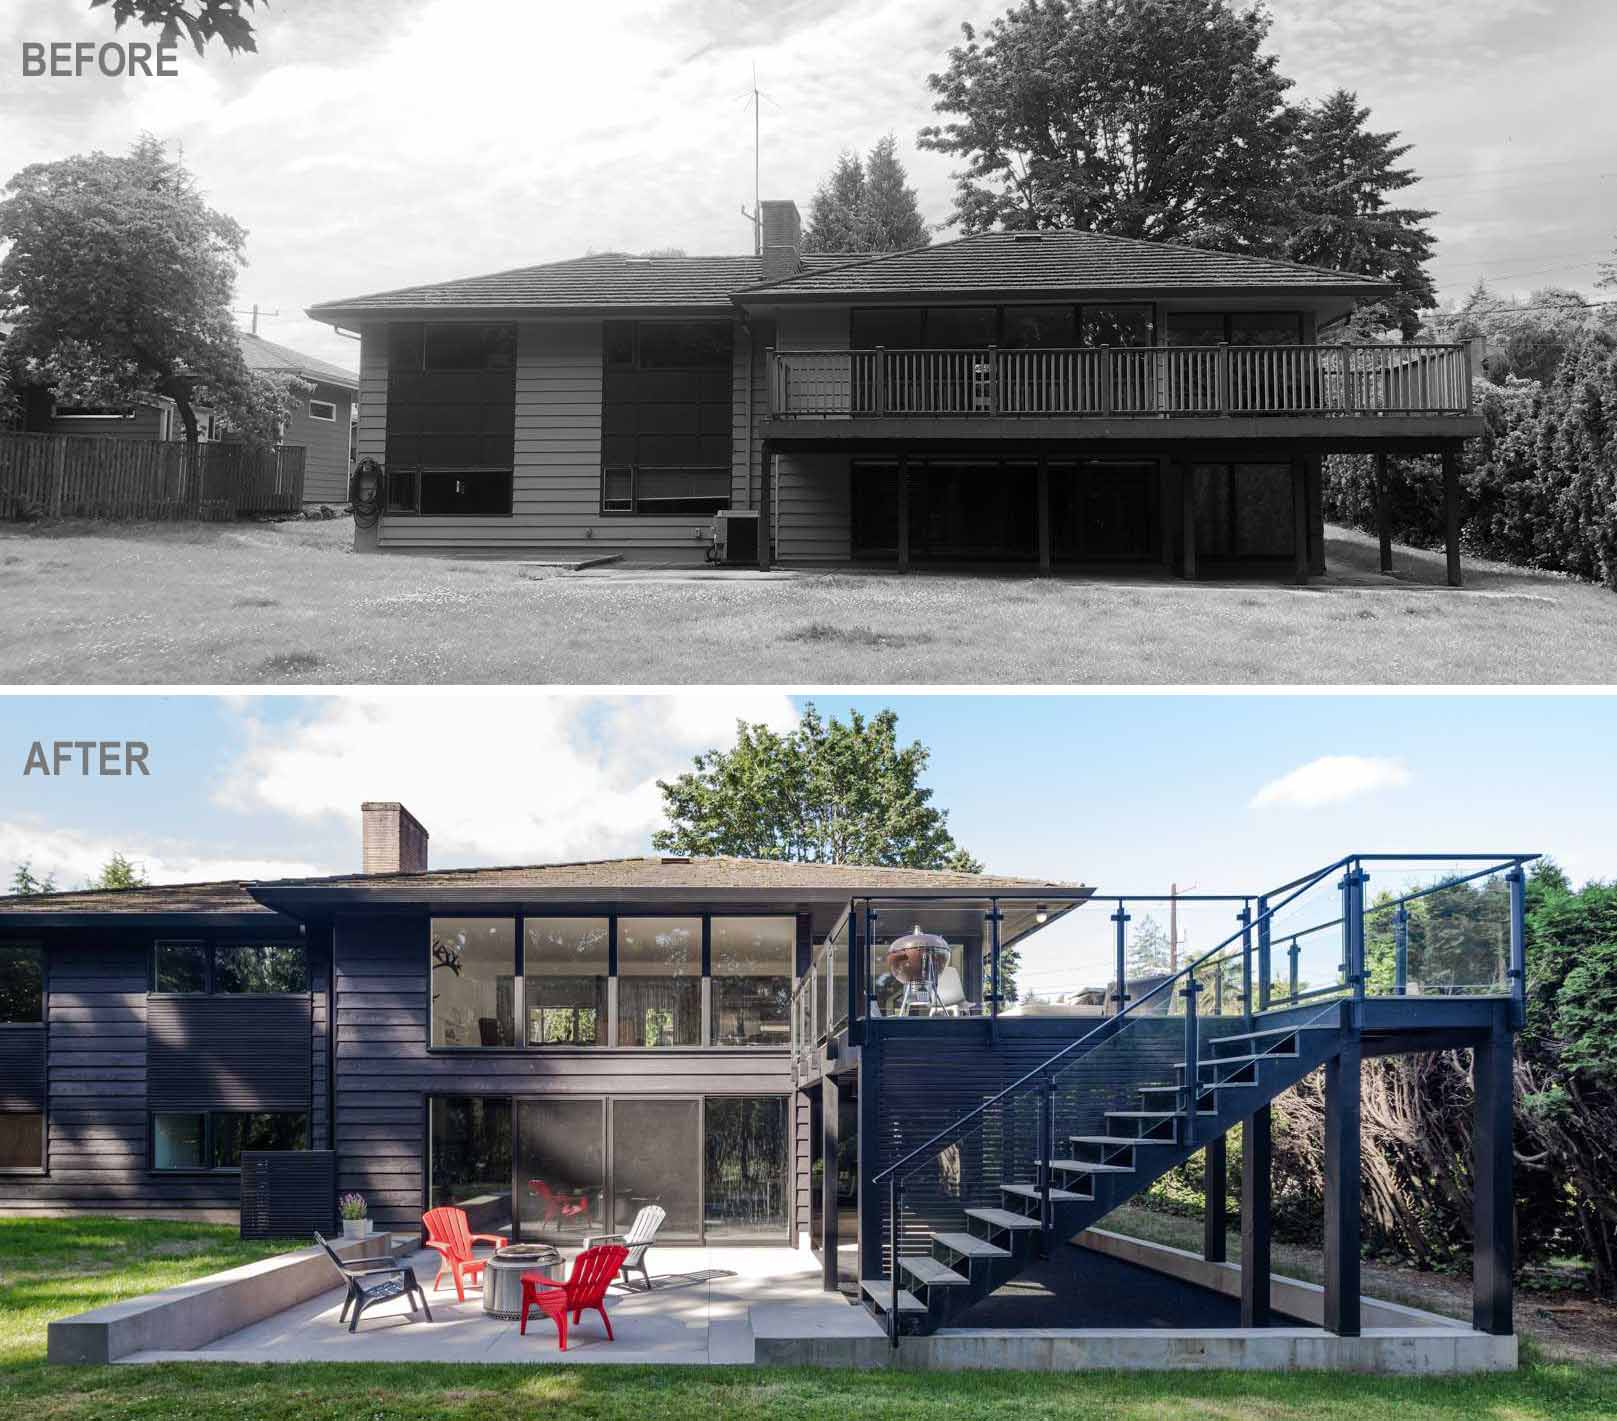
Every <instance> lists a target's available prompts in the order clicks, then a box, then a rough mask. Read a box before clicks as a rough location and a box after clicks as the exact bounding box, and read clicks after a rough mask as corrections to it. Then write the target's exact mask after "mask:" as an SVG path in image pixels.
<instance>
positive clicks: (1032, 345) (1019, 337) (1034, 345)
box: [1004, 306, 1078, 350]
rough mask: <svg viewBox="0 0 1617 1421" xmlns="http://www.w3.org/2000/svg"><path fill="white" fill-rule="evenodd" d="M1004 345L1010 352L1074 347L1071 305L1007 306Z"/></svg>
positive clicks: (1075, 336) (1075, 329)
mask: <svg viewBox="0 0 1617 1421" xmlns="http://www.w3.org/2000/svg"><path fill="white" fill-rule="evenodd" d="M1004 337H1005V338H1004V344H1005V345H1006V347H1008V348H1009V349H1011V350H1062V349H1071V347H1073V346H1075V345H1077V344H1078V313H1077V311H1076V310H1075V309H1074V308H1073V307H1071V306H1007V307H1006V308H1005V332H1004Z"/></svg>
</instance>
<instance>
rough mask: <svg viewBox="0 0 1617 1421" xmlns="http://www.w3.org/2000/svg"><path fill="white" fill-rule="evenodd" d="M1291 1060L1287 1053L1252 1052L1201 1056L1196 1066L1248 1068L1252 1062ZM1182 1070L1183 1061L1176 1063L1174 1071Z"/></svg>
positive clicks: (1290, 1055)
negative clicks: (1237, 1054) (1234, 1054)
mask: <svg viewBox="0 0 1617 1421" xmlns="http://www.w3.org/2000/svg"><path fill="white" fill-rule="evenodd" d="M1291 1059H1292V1053H1291V1052H1289V1051H1288V1052H1286V1053H1285V1054H1284V1055H1280V1054H1277V1053H1276V1052H1274V1051H1254V1052H1252V1053H1251V1054H1249V1055H1246V1056H1203V1057H1202V1058H1201V1060H1199V1061H1198V1062H1197V1063H1196V1064H1197V1065H1198V1066H1250V1065H1251V1064H1252V1063H1253V1062H1254V1061H1289V1060H1291ZM1184 1069H1185V1063H1184V1062H1183V1061H1179V1062H1177V1063H1176V1064H1175V1066H1174V1070H1176V1071H1182V1070H1184Z"/></svg>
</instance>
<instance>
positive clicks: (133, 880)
mask: <svg viewBox="0 0 1617 1421" xmlns="http://www.w3.org/2000/svg"><path fill="white" fill-rule="evenodd" d="M150 886H151V881H150V880H149V879H148V878H147V877H146V874H145V871H144V870H143V869H141V868H139V867H138V866H137V865H135V864H133V863H131V862H130V861H129V860H128V859H127V858H125V857H124V856H123V855H122V854H114V855H113V856H112V857H111V858H110V859H108V860H107V861H106V862H105V863H104V864H102V865H101V872H100V873H98V874H97V875H96V876H95V878H94V879H93V880H92V881H91V882H90V883H87V884H86V885H85V887H86V888H89V889H97V888H148V887H150Z"/></svg>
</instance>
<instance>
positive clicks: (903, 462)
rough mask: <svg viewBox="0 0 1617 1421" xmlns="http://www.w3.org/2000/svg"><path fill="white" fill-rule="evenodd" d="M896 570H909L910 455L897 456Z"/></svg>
mask: <svg viewBox="0 0 1617 1421" xmlns="http://www.w3.org/2000/svg"><path fill="white" fill-rule="evenodd" d="M898 570H899V571H900V572H908V571H909V570H910V456H909V455H908V454H900V455H899V456H898Z"/></svg>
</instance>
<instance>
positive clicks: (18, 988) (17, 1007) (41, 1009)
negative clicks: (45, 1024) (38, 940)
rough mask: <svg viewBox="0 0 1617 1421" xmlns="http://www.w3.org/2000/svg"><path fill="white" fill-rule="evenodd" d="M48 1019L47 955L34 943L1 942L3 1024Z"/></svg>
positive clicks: (0, 1006) (0, 1012)
mask: <svg viewBox="0 0 1617 1421" xmlns="http://www.w3.org/2000/svg"><path fill="white" fill-rule="evenodd" d="M44 1020H45V954H44V952H43V950H42V949H40V948H39V947H37V946H35V945H33V944H32V943H0V1025H3V1026H23V1025H31V1024H33V1023H35V1022H41V1021H44Z"/></svg>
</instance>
